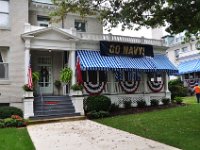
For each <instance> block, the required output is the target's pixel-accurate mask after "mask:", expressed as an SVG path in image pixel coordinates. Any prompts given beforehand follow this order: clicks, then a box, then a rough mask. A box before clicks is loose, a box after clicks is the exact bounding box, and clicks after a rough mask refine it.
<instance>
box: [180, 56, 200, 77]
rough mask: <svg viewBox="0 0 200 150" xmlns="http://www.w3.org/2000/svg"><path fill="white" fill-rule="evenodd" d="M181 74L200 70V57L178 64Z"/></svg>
mask: <svg viewBox="0 0 200 150" xmlns="http://www.w3.org/2000/svg"><path fill="white" fill-rule="evenodd" d="M178 70H179V74H187V73H192V72H200V59H194V60H189V61H184V62H181V63H180V64H179V65H178Z"/></svg>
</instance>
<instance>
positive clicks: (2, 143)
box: [0, 128, 35, 150]
mask: <svg viewBox="0 0 200 150" xmlns="http://www.w3.org/2000/svg"><path fill="white" fill-rule="evenodd" d="M34 149H35V148H34V146H33V143H32V141H31V139H30V137H29V134H28V132H27V129H26V128H4V129H0V150H34Z"/></svg>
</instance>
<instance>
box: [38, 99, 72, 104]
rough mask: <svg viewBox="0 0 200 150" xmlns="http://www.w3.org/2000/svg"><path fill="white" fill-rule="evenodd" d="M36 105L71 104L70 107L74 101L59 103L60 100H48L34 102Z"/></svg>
mask: <svg viewBox="0 0 200 150" xmlns="http://www.w3.org/2000/svg"><path fill="white" fill-rule="evenodd" d="M34 104H35V105H42V104H44V105H46V104H47V105H51V104H55V105H56V104H69V105H73V103H72V101H59V100H46V101H39V100H37V101H34Z"/></svg>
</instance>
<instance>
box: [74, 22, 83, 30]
mask: <svg viewBox="0 0 200 150" xmlns="http://www.w3.org/2000/svg"><path fill="white" fill-rule="evenodd" d="M74 27H75V28H76V30H77V31H78V32H86V22H85V21H83V20H75V23H74Z"/></svg>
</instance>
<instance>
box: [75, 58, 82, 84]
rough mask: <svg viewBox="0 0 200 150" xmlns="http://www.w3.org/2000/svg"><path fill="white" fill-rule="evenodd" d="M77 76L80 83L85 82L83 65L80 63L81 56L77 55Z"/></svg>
mask: <svg viewBox="0 0 200 150" xmlns="http://www.w3.org/2000/svg"><path fill="white" fill-rule="evenodd" d="M76 77H77V82H78V84H79V85H81V84H82V83H83V79H82V73H81V65H80V58H79V57H77V62H76Z"/></svg>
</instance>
